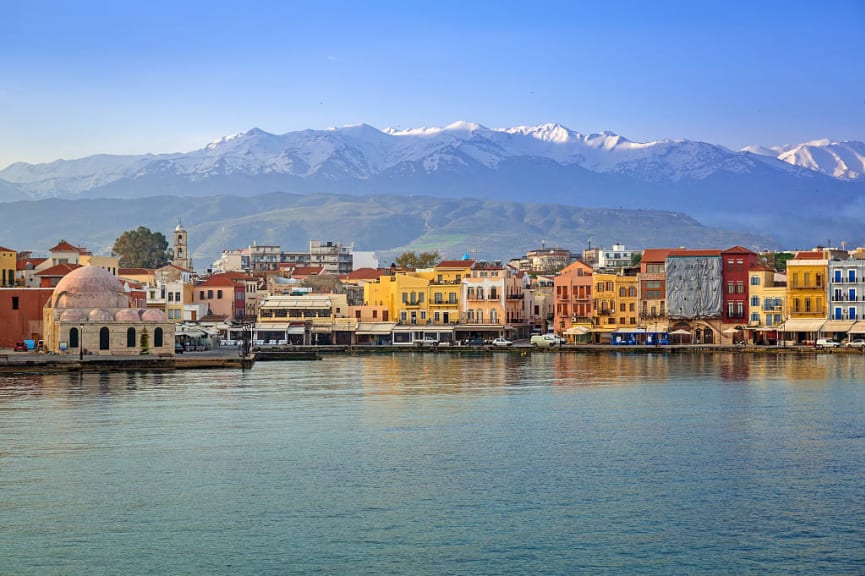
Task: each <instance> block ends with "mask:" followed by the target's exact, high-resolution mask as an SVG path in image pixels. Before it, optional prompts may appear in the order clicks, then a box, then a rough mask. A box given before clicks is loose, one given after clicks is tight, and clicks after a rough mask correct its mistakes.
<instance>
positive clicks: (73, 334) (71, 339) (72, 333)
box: [69, 328, 78, 348]
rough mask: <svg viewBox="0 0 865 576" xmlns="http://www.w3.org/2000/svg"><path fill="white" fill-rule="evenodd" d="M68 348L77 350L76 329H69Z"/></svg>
mask: <svg viewBox="0 0 865 576" xmlns="http://www.w3.org/2000/svg"><path fill="white" fill-rule="evenodd" d="M69 347H70V348H78V328H71V329H70V330H69Z"/></svg>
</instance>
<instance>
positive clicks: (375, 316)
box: [372, 310, 378, 320]
mask: <svg viewBox="0 0 865 576" xmlns="http://www.w3.org/2000/svg"><path fill="white" fill-rule="evenodd" d="M372 318H373V320H375V319H376V318H378V310H373V311H372Z"/></svg>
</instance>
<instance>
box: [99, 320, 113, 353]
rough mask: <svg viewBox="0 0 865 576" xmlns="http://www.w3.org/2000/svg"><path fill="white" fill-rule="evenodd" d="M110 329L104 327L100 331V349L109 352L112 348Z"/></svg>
mask: <svg viewBox="0 0 865 576" xmlns="http://www.w3.org/2000/svg"><path fill="white" fill-rule="evenodd" d="M109 336H110V335H109V332H108V328H107V327H105V326H103V327H102V328H100V329H99V349H100V350H108V349H110V348H111V339H110V337H109Z"/></svg>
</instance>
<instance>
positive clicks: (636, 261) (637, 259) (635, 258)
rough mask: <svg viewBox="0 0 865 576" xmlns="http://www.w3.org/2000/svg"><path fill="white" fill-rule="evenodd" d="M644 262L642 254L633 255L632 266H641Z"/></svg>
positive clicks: (635, 253)
mask: <svg viewBox="0 0 865 576" xmlns="http://www.w3.org/2000/svg"><path fill="white" fill-rule="evenodd" d="M642 260H643V253H642V252H634V253H633V254H631V266H639V265H640V262H642Z"/></svg>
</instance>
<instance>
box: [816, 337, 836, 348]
mask: <svg viewBox="0 0 865 576" xmlns="http://www.w3.org/2000/svg"><path fill="white" fill-rule="evenodd" d="M840 345H841V344H840V343H839V342H836V341H835V340H832V339H831V338H818V339H817V343H816V344H815V346H816V347H817V348H837V347H838V346H840Z"/></svg>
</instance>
